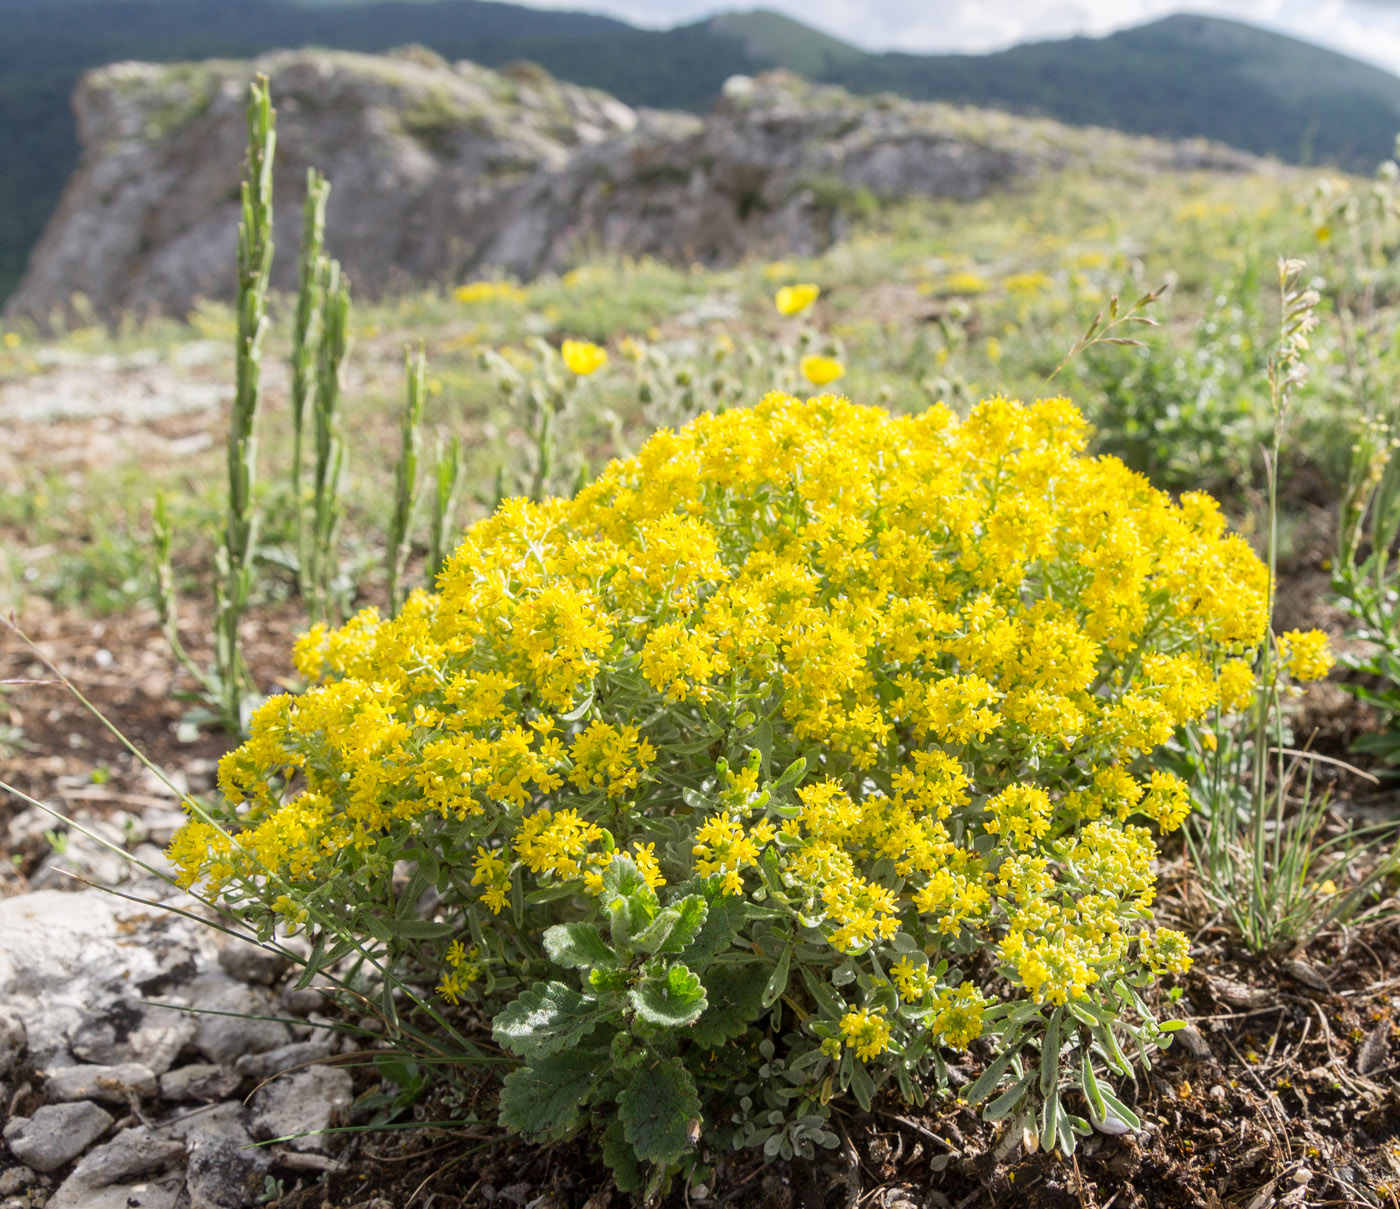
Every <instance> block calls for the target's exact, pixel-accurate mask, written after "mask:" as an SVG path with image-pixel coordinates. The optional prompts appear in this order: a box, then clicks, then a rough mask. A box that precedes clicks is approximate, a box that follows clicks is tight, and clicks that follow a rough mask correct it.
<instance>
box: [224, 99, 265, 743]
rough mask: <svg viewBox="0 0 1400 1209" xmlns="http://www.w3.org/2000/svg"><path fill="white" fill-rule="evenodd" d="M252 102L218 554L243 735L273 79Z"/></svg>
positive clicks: (234, 698)
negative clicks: (242, 630)
mask: <svg viewBox="0 0 1400 1209" xmlns="http://www.w3.org/2000/svg"><path fill="white" fill-rule="evenodd" d="M250 93H251V95H250V97H249V101H248V164H247V169H248V170H247V179H245V180H244V182H243V188H242V210H243V213H242V219H241V221H240V223H239V226H238V303H237V307H238V315H237V319H238V347H237V358H236V363H235V374H236V377H235V391H234V401H233V416H232V420H231V423H230V425H229V435H228V512H227V518H226V521H225V525H224V544H223V546H222V547H221V548H220V549H219V550H218V551H217V554H216V569H217V582H216V588H215V598H216V603H217V619H216V621H215V629H214V650H215V665H216V668H217V674H218V682H219V691H220V702H219V706H220V712H221V718H222V721H223V724H224V725H225V727H227V728H228V729H230V730H238V729H240V728H241V727H242V722H243V702H244V698H245V697H246V696H247V695H248V694H249V693H251V692H252V691H253V689H254V685H253V681H252V677H251V675H250V674H249V672H248V666H247V663H246V662H245V661H244V659H243V653H242V650H241V647H240V644H239V626H240V624H241V622H242V619H243V614H244V613H245V612H246V611H247V608H248V602H249V599H250V598H251V596H252V590H253V549H254V541H255V539H256V536H257V522H258V517H257V513H256V510H255V509H254V506H253V485H254V482H255V481H256V477H257V419H258V409H259V406H260V403H261V397H262V344H263V337H264V336H265V335H266V333H267V286H268V277H269V274H270V272H271V269H272V251H273V248H272V159H273V154H274V151H275V149H276V142H277V135H276V130H275V129H274V121H275V116H274V113H273V110H272V96H271V92H270V90H269V88H268V82H267V77H266V76H259V77H258V78H257V80H255V81H254V82H253V84H252V86H251V89H250Z"/></svg>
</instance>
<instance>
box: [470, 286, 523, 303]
mask: <svg viewBox="0 0 1400 1209" xmlns="http://www.w3.org/2000/svg"><path fill="white" fill-rule="evenodd" d="M452 296H453V297H454V298H455V299H457V301H458V302H465V303H468V304H471V303H476V302H497V301H500V302H524V301H525V299H526V296H527V295H526V293H525V291H524V290H523V289H521V288H520V287H519V286H518V285H515V284H514V283H512V282H509V281H473V282H469V283H468V284H467V285H459V286H458V287H457V288H456V289H455V290H453V291H452Z"/></svg>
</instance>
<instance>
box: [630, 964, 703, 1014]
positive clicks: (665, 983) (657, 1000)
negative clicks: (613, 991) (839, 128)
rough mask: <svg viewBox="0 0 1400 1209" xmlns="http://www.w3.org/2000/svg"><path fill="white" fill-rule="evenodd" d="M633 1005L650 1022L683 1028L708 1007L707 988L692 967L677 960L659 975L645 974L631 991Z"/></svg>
mask: <svg viewBox="0 0 1400 1209" xmlns="http://www.w3.org/2000/svg"><path fill="white" fill-rule="evenodd" d="M631 999H632V1006H633V1007H634V1008H636V1010H637V1015H639V1016H640V1017H641V1018H642V1019H643V1020H645V1021H646V1022H647V1023H648V1024H657V1025H661V1026H662V1027H663V1028H683V1027H684V1026H685V1025H688V1024H692V1023H694V1021H695V1020H696V1019H697V1018H698V1017H699V1015H700V1013H701V1012H703V1011H704V1010H705V1006H706V999H705V988H704V987H703V986H702V985H701V983H700V979H699V978H698V977H697V976H696V974H695V973H694V972H693V971H692V970H690V969H689V968H688V967H686V966H684V965H682V964H681V963H680V962H677V963H676V964H675V965H673V966H671V967H670V968H669V969H667V970H666V972H665V974H663V975H662V976H661V977H659V978H643V979H642V981H641V982H640V983H639V984H638V985H637V986H636V987H635V988H634V989H633V991H632V994H631Z"/></svg>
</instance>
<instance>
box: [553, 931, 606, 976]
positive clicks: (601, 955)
mask: <svg viewBox="0 0 1400 1209" xmlns="http://www.w3.org/2000/svg"><path fill="white" fill-rule="evenodd" d="M544 951H545V952H546V953H548V954H549V959H550V960H551V961H552V962H554V963H555V964H556V965H561V966H565V967H567V968H568V969H571V970H572V969H581V968H587V967H589V966H604V967H606V968H608V969H611V968H612V967H614V966H616V965H617V958H616V957H615V956H614V955H613V951H612V949H611V947H609V945H608V942H607V941H606V940H604V939H603V934H602V933H601V932H599V931H598V929H597V928H595V927H594V926H593V925H592V924H555V925H554V927H552V928H546V929H545V932H544Z"/></svg>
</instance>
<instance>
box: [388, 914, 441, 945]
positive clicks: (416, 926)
mask: <svg viewBox="0 0 1400 1209" xmlns="http://www.w3.org/2000/svg"><path fill="white" fill-rule="evenodd" d="M382 922H383V924H384V926H385V927H386V928H387V929H388V930H389V931H390V932H391V933H393V935H394V936H396V937H398V938H399V939H400V940H436V939H438V938H439V937H443V936H451V935H452V933H453V932H455V931H456V930H457V929H456V928H455V927H453V926H452V925H451V924H448V923H437V922H435V921H433V920H431V919H385V920H383V921H382Z"/></svg>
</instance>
